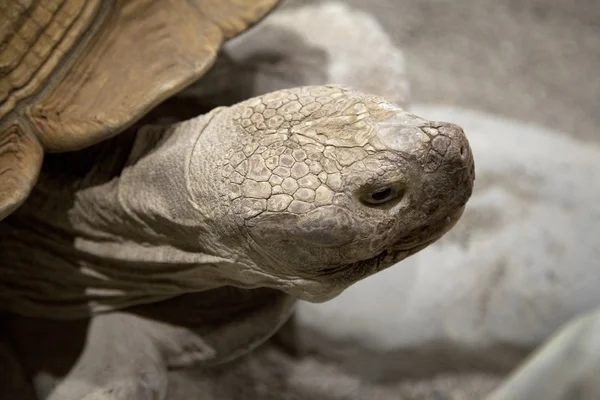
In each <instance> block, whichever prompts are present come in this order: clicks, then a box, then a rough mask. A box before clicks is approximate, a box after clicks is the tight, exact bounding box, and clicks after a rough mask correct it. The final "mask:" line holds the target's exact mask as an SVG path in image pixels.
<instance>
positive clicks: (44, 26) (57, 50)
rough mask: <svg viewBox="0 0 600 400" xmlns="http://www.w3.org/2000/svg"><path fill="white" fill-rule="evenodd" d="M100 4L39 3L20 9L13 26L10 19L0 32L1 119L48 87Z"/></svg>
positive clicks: (80, 1)
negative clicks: (45, 86)
mask: <svg viewBox="0 0 600 400" xmlns="http://www.w3.org/2000/svg"><path fill="white" fill-rule="evenodd" d="M99 4H100V2H99V1H85V0H64V1H62V2H56V1H44V0H40V1H37V2H32V3H31V4H30V5H29V7H28V8H21V9H20V11H21V12H20V14H19V19H18V21H17V22H15V23H12V24H11V23H10V18H8V23H7V24H6V26H5V29H3V31H2V32H0V40H1V42H0V43H1V44H0V49H1V50H0V118H5V117H6V116H7V115H8V113H10V112H11V111H12V110H13V109H15V107H16V106H17V104H18V103H19V102H21V101H23V100H25V99H27V98H30V97H31V96H33V95H35V94H36V93H37V92H38V90H39V89H40V88H41V87H42V86H43V85H44V84H45V83H47V80H48V78H50V76H51V75H52V73H53V72H54V71H55V70H56V69H57V67H58V66H59V63H60V62H61V61H63V59H64V56H65V53H67V52H68V51H69V50H70V49H71V48H72V47H73V46H74V44H75V42H76V41H77V40H79V39H80V37H81V36H82V35H83V34H84V32H85V30H86V28H87V27H88V26H89V24H90V20H92V19H93V18H94V17H95V15H96V12H97V9H98V8H99V7H98V6H99ZM7 5H9V6H10V5H13V6H14V7H15V8H17V7H16V6H17V5H18V3H16V2H14V1H12V2H6V3H5V7H6V6H7ZM4 11H6V10H4ZM3 18H7V17H6V16H4V17H3ZM19 22H20V25H19Z"/></svg>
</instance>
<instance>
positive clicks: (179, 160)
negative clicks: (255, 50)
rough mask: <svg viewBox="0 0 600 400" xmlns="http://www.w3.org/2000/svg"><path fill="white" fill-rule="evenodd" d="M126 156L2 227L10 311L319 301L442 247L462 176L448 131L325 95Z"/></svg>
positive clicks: (273, 106)
mask: <svg viewBox="0 0 600 400" xmlns="http://www.w3.org/2000/svg"><path fill="white" fill-rule="evenodd" d="M115 153H117V151H116V150H115ZM125 156H128V157H129V158H128V160H127V166H126V167H125V168H124V169H123V171H122V172H121V174H120V176H119V177H115V178H113V179H110V178H104V181H107V182H105V183H104V182H103V181H102V179H99V178H97V177H95V178H90V177H89V175H93V173H96V174H98V172H94V171H92V172H90V173H89V174H88V176H85V177H84V178H81V179H79V180H78V181H77V183H76V184H71V186H66V187H70V188H71V194H70V195H69V193H68V190H65V189H61V190H60V191H59V190H56V191H54V192H53V191H52V188H51V186H52V180H51V179H50V184H48V183H46V186H50V188H48V187H46V188H44V190H41V192H42V193H43V196H41V195H39V194H38V195H37V196H32V197H33V198H34V199H33V200H31V201H30V202H29V204H30V207H27V206H25V207H23V210H22V211H21V212H20V213H18V214H17V215H16V216H15V217H14V218H11V219H10V220H9V221H7V224H3V226H4V227H6V226H8V225H11V224H12V225H13V229H12V231H11V230H10V229H5V230H3V231H0V233H3V241H2V243H3V244H2V245H1V246H2V252H1V254H2V256H1V257H2V258H1V262H2V267H3V269H4V270H5V271H6V272H7V273H5V274H3V276H2V278H1V279H2V281H1V283H2V285H3V286H4V288H3V291H2V294H3V295H4V297H5V300H4V301H3V304H5V306H6V307H7V308H8V309H9V310H10V311H14V312H16V313H22V314H26V315H32V316H40V315H43V316H53V317H56V318H72V317H80V316H85V315H88V314H89V313H90V311H91V312H92V313H94V312H102V311H106V310H112V309H116V308H122V307H125V306H130V305H135V304H141V303H150V302H154V301H157V300H161V299H165V298H169V297H173V296H176V295H179V294H182V293H189V292H196V291H201V290H208V289H213V288H217V287H221V286H225V285H229V286H236V287H240V288H257V287H270V288H275V289H278V290H282V291H284V292H286V293H288V294H290V295H292V296H295V297H298V298H301V299H305V300H308V301H324V300H327V299H330V298H332V297H334V296H336V295H337V294H339V293H340V292H341V291H342V290H343V289H344V288H346V287H348V286H349V285H350V284H352V283H354V282H356V281H357V280H359V279H362V278H364V277H366V276H368V275H370V274H373V273H375V272H377V271H380V270H382V269H383V268H386V267H388V266H390V265H392V264H394V263H396V262H398V261H400V260H402V259H403V258H405V257H407V256H408V255H410V254H413V253H415V252H416V251H418V250H420V249H422V248H423V247H425V246H426V245H428V244H430V243H431V242H433V241H434V240H436V239H437V238H439V237H440V236H441V235H442V234H443V233H445V232H446V231H447V230H448V229H449V228H450V227H451V226H452V225H453V224H454V223H455V222H456V220H457V219H458V217H459V216H460V214H461V213H462V210H463V207H464V205H465V203H466V201H467V199H468V198H469V196H470V194H471V190H472V185H473V179H474V168H473V159H472V157H471V153H470V149H469V145H468V142H467V140H466V138H465V136H464V134H463V133H462V130H461V129H460V128H459V127H457V126H455V125H452V124H446V123H437V122H431V121H427V120H424V119H421V118H419V117H416V116H414V115H411V114H409V113H406V112H404V111H403V110H401V109H400V108H398V107H396V106H395V105H393V104H390V103H388V102H386V101H385V100H383V99H381V98H378V97H376V96H371V95H366V94H362V93H359V92H355V91H352V90H349V89H345V88H341V87H337V86H323V87H320V86H319V87H303V88H295V89H287V90H282V91H278V92H274V93H271V94H267V95H265V96H261V97H258V98H254V99H251V100H248V101H245V102H242V103H239V104H238V105H235V106H232V107H230V108H218V109H215V110H213V111H212V112H210V113H208V114H206V115H204V116H201V117H198V118H195V119H192V120H189V121H186V122H184V123H181V124H178V125H175V126H173V127H172V128H170V129H168V130H165V129H156V128H148V129H143V130H142V132H141V133H140V134H138V136H137V139H136V141H135V143H134V144H133V149H132V150H131V151H130V152H129V154H126V155H125ZM104 157H106V156H104ZM109 161H112V164H119V163H118V162H115V161H114V160H109ZM98 162H99V160H96V161H95V163H96V164H97V163H98ZM106 164H107V165H112V164H111V163H108V162H106ZM96 169H98V168H96ZM42 181H44V180H42ZM82 181H83V182H86V181H87V182H88V183H87V184H82V183H81V182H82ZM97 182H101V183H100V184H98V183H97ZM65 192H67V193H65ZM378 192H379V194H377V193H378ZM374 193H375V194H374ZM61 195H62V197H61ZM373 196H375V198H373ZM36 197H37V199H35V198H36ZM378 199H379V200H378ZM382 200H383V201H382ZM61 207H62V208H61ZM19 217H20V218H21V220H23V221H27V223H28V224H31V222H32V220H34V221H35V220H40V221H41V223H43V224H44V226H43V228H40V229H39V230H34V231H31V230H29V229H23V227H22V225H21V224H20V223H19V221H20V220H19ZM15 231H17V232H16V233H15ZM48 235H51V236H53V235H56V237H52V239H51V240H48V239H44V237H46V236H48ZM32 244H35V246H34V247H32ZM25 246H26V247H27V248H28V251H25V248H24V247H25ZM36 247H37V248H36ZM40 263H41V264H42V265H43V264H44V263H46V264H48V265H45V266H41V265H39V264H40ZM153 274H154V275H153ZM157 276H160V279H158V278H157ZM40 280H43V283H44V285H45V287H42V285H41V283H40V285H37V286H36V282H38V281H40ZM53 282H59V283H53ZM67 283H68V286H67V285H66V284H67ZM53 284H54V285H60V290H55V288H53V287H51V286H52V285H53ZM63 286H67V287H63ZM28 291H29V292H28ZM30 291H36V292H35V293H31V292H30ZM24 295H25V296H24ZM61 297H62V298H64V299H65V300H67V301H65V302H64V304H62V303H61V301H60V300H61Z"/></svg>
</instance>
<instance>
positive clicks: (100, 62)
mask: <svg viewBox="0 0 600 400" xmlns="http://www.w3.org/2000/svg"><path fill="white" fill-rule="evenodd" d="M277 3H278V1H276V0H259V1H251V0H197V1H185V0H121V1H118V0H117V1H104V2H100V1H94V0H63V1H59V0H38V1H25V0H21V1H17V0H0V219H1V218H4V217H5V216H6V215H8V214H10V213H11V212H12V211H13V210H14V209H16V208H17V207H18V206H19V205H20V204H21V203H22V202H23V201H24V200H25V198H26V197H27V196H28V194H29V191H30V190H31V187H32V186H33V185H34V184H35V180H36V177H37V174H38V172H39V168H40V166H41V162H42V158H43V153H44V151H51V152H57V151H70V150H77V149H81V148H83V147H87V146H90V145H92V144H94V143H97V142H99V141H101V140H104V139H107V138H109V137H111V136H114V135H116V134H118V133H119V132H121V131H123V130H124V129H125V128H126V127H128V126H129V125H131V124H132V123H133V122H135V121H136V120H138V119H139V118H140V117H142V116H143V115H144V114H145V113H146V112H148V111H149V110H150V109H151V108H152V107H153V106H155V105H156V104H158V103H159V102H161V101H162V100H164V99H166V98H167V97H169V96H171V95H173V94H174V93H176V92H177V91H179V90H181V89H182V88H184V87H185V86H187V85H188V84H190V83H191V82H193V81H195V80H197V79H198V78H199V77H200V76H202V75H203V74H204V73H205V72H206V71H207V70H208V69H209V68H210V67H211V65H212V64H213V62H214V59H215V57H216V54H217V52H218V50H219V48H220V46H221V45H222V43H223V42H224V41H225V40H227V39H229V38H231V37H233V36H235V35H236V34H238V33H240V32H242V31H243V30H245V29H247V28H248V27H249V26H250V25H252V24H254V23H255V22H257V21H258V20H260V19H261V18H262V17H263V16H265V15H266V14H267V13H268V12H269V11H270V10H271V9H272V8H273V7H274V6H275V5H276V4H277Z"/></svg>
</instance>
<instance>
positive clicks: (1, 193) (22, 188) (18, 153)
mask: <svg viewBox="0 0 600 400" xmlns="http://www.w3.org/2000/svg"><path fill="white" fill-rule="evenodd" d="M43 156H44V150H43V148H42V146H41V145H40V143H39V142H38V140H37V139H36V138H35V137H33V136H32V135H30V134H28V133H26V132H25V131H24V130H23V129H22V128H21V126H19V125H18V124H13V125H10V126H9V127H8V128H7V129H6V130H4V131H0V220H2V219H3V218H4V217H6V216H7V215H8V214H10V213H11V212H13V211H14V210H15V209H16V208H17V207H18V206H20V205H21V204H22V203H23V201H25V199H26V198H27V196H28V195H29V192H30V191H31V188H32V187H33V185H34V184H35V181H36V180H37V177H38V173H39V170H40V167H41V165H42V159H43Z"/></svg>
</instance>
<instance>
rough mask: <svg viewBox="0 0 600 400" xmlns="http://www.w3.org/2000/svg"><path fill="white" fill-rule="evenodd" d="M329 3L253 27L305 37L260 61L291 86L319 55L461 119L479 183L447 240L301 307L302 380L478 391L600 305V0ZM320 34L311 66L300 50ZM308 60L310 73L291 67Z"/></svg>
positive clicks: (365, 394)
mask: <svg viewBox="0 0 600 400" xmlns="http://www.w3.org/2000/svg"><path fill="white" fill-rule="evenodd" d="M327 4H330V3H328V2H323V1H311V0H288V1H284V2H283V5H282V6H281V7H280V8H279V9H278V10H276V11H275V12H274V13H273V14H272V15H271V16H270V17H269V18H267V19H266V20H265V24H264V26H263V25H259V27H258V29H257V30H256V32H255V33H254V39H255V41H256V42H258V41H259V38H261V37H262V40H263V41H262V42H261V43H263V45H264V43H273V42H269V37H273V36H278V37H279V36H283V35H274V33H273V31H272V30H270V29H273V27H276V28H278V29H284V30H288V31H295V34H296V35H297V37H298V40H297V42H292V41H288V42H287V44H286V46H281V50H278V49H277V45H274V46H272V47H271V50H272V51H274V52H278V51H279V52H280V53H281V54H280V57H279V58H278V61H273V62H271V65H270V66H269V68H265V70H269V71H271V72H273V71H278V72H279V73H280V78H281V76H283V75H285V71H286V69H285V68H290V69H291V68H292V67H293V66H295V67H294V68H295V71H296V75H294V78H293V79H290V80H291V81H293V82H290V85H291V84H292V83H293V84H301V83H303V82H304V81H303V80H302V79H305V80H306V79H307V78H306V77H307V76H310V77H314V76H315V72H314V71H316V70H317V69H318V68H321V70H327V71H328V75H327V74H326V75H327V76H326V77H321V78H319V82H320V80H327V81H329V82H331V83H341V84H348V85H352V86H356V85H359V86H361V85H362V86H361V87H364V86H366V87H368V88H369V90H375V91H380V92H381V93H380V94H382V95H384V96H386V97H388V98H390V97H391V98H394V99H396V101H398V102H399V103H401V104H403V105H405V106H406V107H407V108H408V109H409V110H411V111H412V112H414V113H415V114H418V115H420V116H422V117H425V118H428V119H432V120H443V121H449V122H454V123H457V124H459V125H461V126H462V127H463V128H464V129H465V132H466V134H467V136H468V137H469V140H470V142H471V146H472V148H473V153H474V156H475V164H476V171H477V179H476V182H475V191H474V195H473V197H472V199H471V200H470V202H469V204H468V206H467V211H466V213H465V215H464V216H463V218H462V220H461V221H460V222H459V224H458V225H457V227H456V228H455V229H453V230H452V231H451V232H450V233H449V234H448V235H446V236H445V237H444V238H443V239H442V240H440V241H439V242H438V243H436V244H434V245H433V246H430V247H429V248H427V249H426V250H424V251H423V252H422V253H420V254H418V255H416V256H414V257H411V258H409V259H407V260H405V261H403V262H401V263H399V264H398V265H396V266H394V267H392V268H390V269H389V270H387V271H384V272H382V273H379V274H377V275H375V276H372V277H370V278H368V279H366V280H364V281H362V282H359V283H358V284H356V285H355V286H353V287H351V288H350V289H348V290H347V291H346V292H345V293H343V294H342V295H341V296H340V297H338V298H337V299H334V300H333V301H330V302H327V303H324V304H317V305H314V304H307V303H302V304H300V306H299V308H298V312H297V322H298V325H299V326H300V335H299V336H300V338H301V342H302V343H303V345H304V351H305V352H306V354H308V355H309V358H308V359H309V360H310V361H306V359H305V361H304V362H303V364H302V365H304V367H302V368H303V369H302V368H300V367H299V368H300V369H299V370H298V369H297V370H296V375H295V376H296V381H297V382H296V386H297V387H298V386H301V387H305V388H309V387H310V392H311V393H313V394H314V393H315V390H317V389H315V388H318V387H321V390H322V391H321V392H318V391H317V392H318V393H319V395H320V396H322V397H318V398H327V399H342V398H343V399H346V398H349V399H350V398H351V399H354V398H380V399H388V398H389V399H400V398H401V399H461V400H462V399H465V400H466V399H481V398H483V397H484V395H485V394H486V393H488V392H489V391H490V390H491V389H492V388H493V387H494V386H495V385H496V384H497V383H498V382H500V381H501V380H502V379H503V378H504V377H505V376H506V373H507V372H508V371H510V370H512V369H513V368H515V367H516V366H517V365H518V364H519V363H520V362H521V361H522V360H523V358H524V357H525V356H526V355H527V354H528V353H529V352H530V351H531V350H532V349H534V348H535V347H537V346H538V345H540V343H542V342H543V341H544V340H545V339H547V338H548V337H549V336H550V335H551V334H552V333H553V332H555V331H556V330H557V329H558V328H559V327H560V326H562V325H563V324H565V323H566V322H567V321H569V320H570V319H572V318H573V317H574V316H576V315H580V314H581V313H584V312H586V311H588V310H591V309H593V308H594V307H597V306H600V291H598V287H600V205H599V204H600V203H598V199H599V198H600V128H598V127H599V126H600V125H599V123H600V3H598V2H597V1H593V0H580V1H560V0H501V1H497V0H460V1H444V0H421V1H398V0H348V1H345V2H343V5H339V4H338V5H337V6H335V7H333V8H331V7H329V6H327ZM328 7H329V8H328ZM336 7H337V8H336ZM302 10H304V11H302ZM294 13H296V14H294ZM302 13H304V14H302ZM302 15H304V16H305V17H301V16H302ZM306 15H308V16H309V17H306ZM279 18H280V20H279V22H277V19H279ZM303 18H306V19H308V20H310V21H309V22H305V21H304V19H303ZM342 20H347V22H346V23H345V24H344V23H342V22H340V21H342ZM348 21H353V22H348ZM302 24H304V25H302ZM307 24H309V25H307ZM310 24H312V25H310ZM267 25H270V26H267ZM307 26H308V27H309V28H308V29H307ZM336 27H337V28H336ZM336 29H337V31H336ZM307 31H311V32H314V33H311V34H309V33H306V32H307ZM261 32H262V33H261ZM269 32H270V34H269ZM333 32H337V33H333ZM311 36H312V37H311ZM248 37H249V38H252V34H250V35H248ZM386 40H389V43H388V42H386ZM265 41H266V42H265ZM241 42H242V43H243V44H244V45H245V46H246V48H248V47H247V44H248V43H249V42H252V39H246V42H244V41H243V40H242V41H241ZM299 43H303V45H300V44H299ZM311 46H312V47H311ZM241 47H242V46H238V47H237V48H238V49H239V48H241ZM265 47H266V46H265ZM341 47H344V51H339V49H340V48H341ZM307 48H312V49H313V51H312V52H311V51H309V50H307ZM315 48H318V49H320V51H322V52H324V53H325V55H324V56H323V57H322V64H320V65H319V67H315V66H314V64H315V63H313V65H312V66H310V64H311V63H307V62H305V61H306V59H309V58H311V57H313V58H314V57H316V55H315ZM396 52H398V53H399V54H400V56H397V54H396ZM234 53H235V51H234ZM336 57H337V58H336ZM289 58H293V60H294V62H293V63H292V62H288V63H287V65H286V61H285V60H286V59H289ZM277 64H279V66H277ZM316 64H318V63H316ZM367 64H369V65H370V67H369V66H367ZM373 65H378V66H377V67H373ZM302 68H305V69H307V70H311V71H312V72H310V73H308V72H307V73H306V74H304V76H303V78H298V76H297V72H298V71H300V70H301V69H302ZM311 68H312V69H311ZM361 68H362V69H364V71H363V72H357V71H358V70H361ZM369 68H371V69H369ZM259 70H260V68H259ZM349 71H350V72H349ZM351 71H354V72H351ZM392 72H393V73H392ZM266 75H269V74H268V73H267V74H266ZM270 76H271V77H272V76H273V75H270ZM267 81H268V79H267ZM309 81H310V82H309V83H313V81H314V79H312V80H310V79H309ZM399 81H403V82H405V83H406V85H404V86H403V85H402V84H398V82H399ZM281 82H284V85H285V83H286V82H287V81H286V78H285V77H283V78H281V79H280V82H279V84H281ZM259 86H260V85H259ZM267 86H268V85H267ZM408 88H410V90H409V89H408ZM268 89H271V88H268ZM266 90H267V88H265V91H266ZM311 357H312V358H311ZM324 376H328V380H326V382H328V383H329V384H328V385H324V384H323V381H324V380H323V377H324ZM298 382H300V383H298ZM325 386H326V387H325ZM341 388H346V389H345V390H344V389H341ZM307 390H308V389H307Z"/></svg>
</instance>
